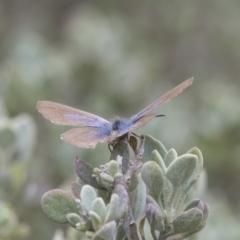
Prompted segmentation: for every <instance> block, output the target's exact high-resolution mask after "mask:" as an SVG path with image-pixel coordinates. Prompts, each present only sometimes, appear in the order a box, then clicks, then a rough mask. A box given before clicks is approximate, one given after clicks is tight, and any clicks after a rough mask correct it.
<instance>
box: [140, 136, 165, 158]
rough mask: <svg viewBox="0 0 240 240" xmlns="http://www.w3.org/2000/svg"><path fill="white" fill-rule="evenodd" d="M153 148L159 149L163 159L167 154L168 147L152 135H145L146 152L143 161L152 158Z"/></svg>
mask: <svg viewBox="0 0 240 240" xmlns="http://www.w3.org/2000/svg"><path fill="white" fill-rule="evenodd" d="M153 150H157V151H158V152H159V154H160V155H161V157H162V158H163V159H164V157H165V155H166V154H167V150H166V148H165V147H164V145H163V144H162V143H161V142H160V141H158V140H157V139H155V138H154V137H152V136H150V135H145V144H144V153H143V157H142V161H143V162H147V161H149V160H150V159H151V154H152V151H153Z"/></svg>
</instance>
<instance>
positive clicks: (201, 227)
mask: <svg viewBox="0 0 240 240" xmlns="http://www.w3.org/2000/svg"><path fill="white" fill-rule="evenodd" d="M203 207H204V209H203V211H202V214H203V219H202V221H201V222H200V224H199V225H198V226H197V227H196V228H194V229H192V230H191V231H189V232H187V233H185V234H184V238H187V237H189V236H191V235H192V234H194V233H197V232H199V231H201V230H202V229H203V228H204V227H205V225H206V223H207V219H208V216H209V212H210V208H209V205H208V204H207V203H203Z"/></svg>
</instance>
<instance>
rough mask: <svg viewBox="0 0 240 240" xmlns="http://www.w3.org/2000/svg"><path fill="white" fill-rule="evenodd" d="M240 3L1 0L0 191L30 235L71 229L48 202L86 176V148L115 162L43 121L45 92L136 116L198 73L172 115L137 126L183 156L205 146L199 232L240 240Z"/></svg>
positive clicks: (95, 160)
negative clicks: (40, 105) (82, 168)
mask: <svg viewBox="0 0 240 240" xmlns="http://www.w3.org/2000/svg"><path fill="white" fill-rule="evenodd" d="M239 11H240V1H224V0H218V1H216V0H208V1H205V0H202V1H200V0H199V1H190V0H188V1H168V0H163V1H132V0H130V1H127V2H125V1H107V0H104V1H77V0H68V1H67V0H58V1H56V0H51V1H37V0H35V1H32V0H23V1H19V0H2V1H1V2H0V84H1V85H0V94H1V95H0V103H1V107H0V118H1V121H0V145H1V149H0V150H1V155H0V156H1V159H0V162H1V166H0V167H1V169H0V181H1V186H2V189H3V190H1V192H0V194H1V195H0V198H1V201H6V202H8V203H9V204H10V205H11V208H12V209H13V211H14V212H15V214H16V215H17V218H18V221H19V222H21V223H25V224H26V226H25V228H24V229H25V231H26V232H27V233H28V234H26V235H28V236H27V237H24V239H36V240H40V239H51V238H52V237H53V235H54V231H55V230H56V229H58V228H64V226H62V225H59V224H56V223H54V222H52V221H51V220H49V219H48V218H47V217H46V216H45V215H44V213H43V212H42V209H41V205H40V201H41V196H42V195H43V194H44V193H45V192H46V191H48V190H50V189H53V188H60V187H61V188H63V187H64V186H69V183H70V182H72V181H74V180H75V173H74V170H73V160H74V158H75V157H76V156H79V157H81V158H83V159H85V160H87V161H89V162H90V163H91V164H92V165H93V166H98V165H99V164H100V163H104V162H106V161H107V160H108V158H109V151H108V148H107V146H106V145H103V144H100V145H98V146H97V148H96V149H95V150H91V149H80V148H79V149H78V148H75V147H72V146H69V145H67V144H65V143H64V142H62V141H61V140H60V138H59V135H60V134H61V133H63V132H64V131H65V130H66V129H69V128H66V127H62V126H56V125H53V124H52V123H50V122H49V121H47V120H46V119H44V118H43V117H42V116H41V115H40V114H39V113H38V112H37V111H36V103H37V101H38V100H50V101H55V102H59V103H63V104H65V105H69V106H72V107H76V108H79V109H82V110H85V111H89V112H92V113H94V114H97V115H99V116H101V117H104V118H106V119H111V118H112V117H114V116H116V115H117V116H123V117H129V116H131V115H133V114H135V113H137V112H138V111H139V110H141V109H142V108H143V107H145V106H146V105H147V104H149V103H151V101H153V100H155V99H156V98H158V97H160V96H161V95H162V94H164V93H165V92H166V91H168V90H170V89H171V88H173V87H174V86H176V85H177V84H179V83H181V82H182V81H183V80H185V79H187V78H189V77H192V76H194V77H195V80H194V83H193V85H192V86H191V87H190V88H188V89H187V90H185V91H184V92H183V93H182V94H181V95H179V96H178V97H177V98H175V99H174V100H172V101H171V102H169V103H167V104H166V105H164V106H163V107H161V108H160V109H157V112H158V113H165V114H166V115H167V117H165V118H161V119H156V120H153V121H152V122H150V123H149V124H148V125H147V126H145V127H144V128H142V129H140V130H138V132H137V133H139V134H151V135H153V136H154V137H156V138H158V139H160V140H161V141H162V142H163V143H164V144H165V146H166V147H167V148H169V149H170V148H175V149H176V150H177V151H178V152H179V153H184V152H186V151H187V150H188V149H190V148H192V147H193V146H197V147H199V148H200V150H201V151H202V153H203V156H204V159H205V163H204V165H205V169H206V172H207V179H208V182H207V190H204V191H202V193H201V195H199V196H195V197H200V198H201V199H202V200H203V201H207V202H208V203H209V204H210V207H211V209H212V211H211V215H210V218H209V222H208V223H207V226H206V228H205V229H204V230H203V231H202V232H201V233H200V234H199V236H198V239H209V240H215V239H229V240H235V239H236V240H237V239H240V229H239V221H240V201H239V199H240V191H239V189H240V188H239V183H240V161H239V160H240V159H239V156H240V120H239V116H240V105H239V99H240V98H239V92H240V91H239V90H240V80H239V75H240V28H239V23H240V14H239ZM19 129H20V130H19ZM6 131H7V132H6ZM8 131H9V132H8ZM11 134H12V135H13V136H12V135H11ZM6 136H7V137H6ZM14 138H15V140H14ZM19 163H20V164H19ZM16 164H17V167H15V166H16ZM12 166H14V167H12ZM19 166H21V167H19ZM22 166H24V167H22ZM9 169H10V170H9ZM16 169H17V170H16ZM19 169H20V170H19ZM19 176H21V177H19ZM63 185H64V186H63ZM67 188H69V187H67ZM0 215H1V212H0ZM23 235H24V234H23ZM195 239H197V237H196V238H195Z"/></svg>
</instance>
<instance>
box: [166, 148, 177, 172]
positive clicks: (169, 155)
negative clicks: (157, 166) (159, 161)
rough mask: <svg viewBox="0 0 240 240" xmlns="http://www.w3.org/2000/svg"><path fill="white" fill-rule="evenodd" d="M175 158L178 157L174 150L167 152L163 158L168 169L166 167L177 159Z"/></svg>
mask: <svg viewBox="0 0 240 240" xmlns="http://www.w3.org/2000/svg"><path fill="white" fill-rule="evenodd" d="M177 156H178V155H177V152H176V150H175V149H174V148H171V149H170V150H169V151H168V152H167V154H166V156H165V158H164V162H165V166H166V167H168V166H169V165H170V163H171V162H172V161H174V160H175V159H176V158H177Z"/></svg>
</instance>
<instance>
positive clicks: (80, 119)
mask: <svg viewBox="0 0 240 240" xmlns="http://www.w3.org/2000/svg"><path fill="white" fill-rule="evenodd" d="M192 81H193V78H189V79H188V80H186V81H184V82H182V83H181V84H179V85H178V86H176V87H175V88H173V89H172V90H170V91H169V92H167V93H166V94H164V95H163V96H162V97H160V98H159V99H157V100H156V101H154V102H153V103H151V104H150V105H148V106H147V107H146V108H144V109H143V110H142V111H140V112H139V113H137V114H135V115H133V116H132V117H130V118H127V119H124V118H115V119H113V120H112V121H107V120H106V119H104V118H101V117H99V116H97V115H94V114H92V113H89V112H85V111H83V110H79V109H76V108H72V107H69V106H66V105H62V104H59V103H55V102H50V101H38V103H37V110H38V111H39V112H40V113H41V114H42V115H43V116H44V117H45V118H47V119H49V120H50V121H51V122H53V123H55V124H58V125H68V126H77V127H78V128H73V129H70V130H68V131H67V132H65V133H63V134H62V135H61V139H62V140H64V141H65V142H67V143H69V144H71V145H74V146H77V147H83V148H94V147H95V146H96V145H97V144H98V143H113V142H115V141H117V139H118V138H119V137H121V136H123V135H125V134H127V133H131V132H133V131H135V130H137V129H138V128H140V127H142V126H144V125H145V124H146V123H148V122H149V121H151V120H152V119H154V118H156V117H158V116H160V115H157V114H155V113H151V111H152V110H154V109H155V108H157V107H159V106H161V105H163V104H164V103H166V102H168V101H169V100H170V99H171V98H173V97H175V96H177V95H178V94H179V93H181V92H182V91H183V90H184V89H185V88H187V87H188V86H190V85H191V84H192Z"/></svg>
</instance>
